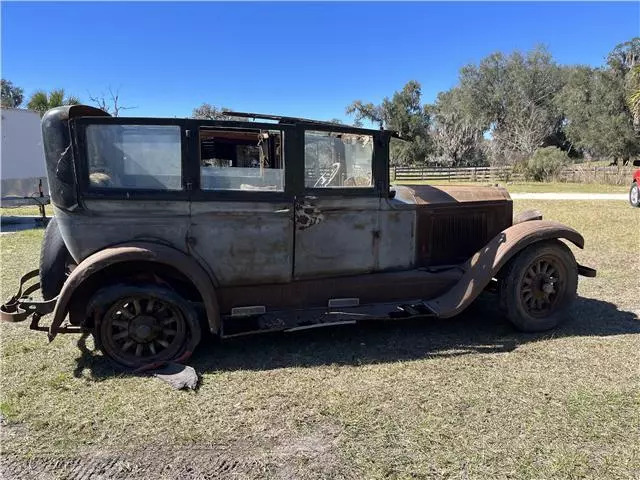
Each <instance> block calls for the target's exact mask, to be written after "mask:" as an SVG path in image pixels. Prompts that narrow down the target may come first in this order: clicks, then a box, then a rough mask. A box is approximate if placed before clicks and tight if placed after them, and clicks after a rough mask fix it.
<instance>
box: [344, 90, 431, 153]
mask: <svg viewBox="0 0 640 480" xmlns="http://www.w3.org/2000/svg"><path fill="white" fill-rule="evenodd" d="M346 112H347V114H348V115H353V116H354V117H355V122H354V123H355V124H356V125H361V124H362V122H363V121H365V120H366V121H369V122H371V123H373V124H379V125H383V126H384V127H385V128H388V129H390V130H395V131H396V132H398V133H399V134H400V136H401V137H402V138H403V139H406V140H407V141H405V142H392V145H391V161H392V164H394V165H408V164H415V163H422V162H424V161H425V158H426V157H427V156H428V155H429V154H430V153H431V152H432V151H433V144H432V141H431V138H430V136H429V124H430V117H429V113H428V108H427V107H425V106H423V105H422V103H421V89H420V83H418V82H416V81H410V82H408V83H407V84H406V85H405V86H404V87H403V88H402V90H400V91H399V92H395V93H394V94H393V95H392V97H391V98H390V99H389V98H387V97H385V98H384V100H383V101H382V103H381V104H380V105H374V104H373V103H363V102H362V101H361V100H356V101H354V102H353V103H352V104H351V105H349V106H348V107H347V109H346Z"/></svg>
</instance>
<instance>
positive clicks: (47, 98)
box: [27, 88, 80, 116]
mask: <svg viewBox="0 0 640 480" xmlns="http://www.w3.org/2000/svg"><path fill="white" fill-rule="evenodd" d="M79 103H80V100H79V99H78V98H77V97H74V96H69V97H65V96H64V89H63V88H58V89H55V90H51V92H49V93H47V92H45V91H44V90H38V91H36V92H35V93H34V94H33V95H31V98H30V99H29V103H27V108H28V109H29V110H35V111H36V112H38V113H40V116H43V115H44V114H45V112H46V111H47V110H50V109H52V108H54V107H60V106H62V105H78V104H79Z"/></svg>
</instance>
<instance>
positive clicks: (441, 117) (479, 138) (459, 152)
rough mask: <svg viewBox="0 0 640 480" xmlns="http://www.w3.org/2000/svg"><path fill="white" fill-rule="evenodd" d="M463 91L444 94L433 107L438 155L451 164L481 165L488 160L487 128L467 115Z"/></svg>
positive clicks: (433, 134)
mask: <svg viewBox="0 0 640 480" xmlns="http://www.w3.org/2000/svg"><path fill="white" fill-rule="evenodd" d="M463 103H464V99H463V98H462V92H461V90H460V89H459V88H453V89H451V90H449V91H447V92H440V93H439V94H438V98H437V100H436V103H435V105H433V106H432V107H431V109H430V110H431V119H432V124H431V136H432V138H433V141H434V144H435V150H436V154H437V155H438V156H439V157H441V158H442V159H443V162H442V163H447V164H449V165H453V166H458V165H478V164H482V163H484V161H485V158H484V152H483V148H482V143H483V128H482V125H481V124H480V123H479V122H477V121H476V120H474V119H473V118H470V117H468V116H467V115H465V109H464V106H463Z"/></svg>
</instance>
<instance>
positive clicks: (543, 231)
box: [425, 220, 584, 318]
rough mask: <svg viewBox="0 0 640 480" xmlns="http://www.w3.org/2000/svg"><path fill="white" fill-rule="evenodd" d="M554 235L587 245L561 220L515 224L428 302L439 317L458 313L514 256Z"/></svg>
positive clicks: (575, 243) (477, 255)
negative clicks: (450, 284)
mask: <svg viewBox="0 0 640 480" xmlns="http://www.w3.org/2000/svg"><path fill="white" fill-rule="evenodd" d="M553 238H563V239H565V240H569V241H570V242H571V243H573V244H574V245H576V246H578V247H580V248H584V238H583V237H582V235H580V234H579V233H578V232H577V231H575V230H574V229H573V228H571V227H567V226H566V225H563V224H561V223H558V222H551V221H548V220H530V221H526V222H522V223H518V224H516V225H512V226H511V227H509V228H507V229H506V230H503V231H502V232H500V233H499V234H498V235H496V236H495V237H493V239H492V240H491V241H490V242H489V243H488V244H487V245H485V246H484V247H483V248H482V250H479V251H478V252H476V253H475V254H474V255H473V256H472V257H471V258H470V259H469V260H467V262H466V263H465V264H464V266H463V268H464V270H465V273H464V275H462V277H461V278H460V280H459V281H458V282H457V283H456V284H455V285H454V286H453V287H452V288H451V289H450V290H449V291H447V292H446V293H443V294H442V295H440V296H439V297H436V298H434V299H432V300H429V301H427V302H425V303H426V304H427V305H428V306H429V308H431V310H433V312H434V313H435V314H436V315H437V316H438V317H440V318H449V317H453V316H454V315H457V314H458V313H460V312H461V311H462V310H464V309H465V308H466V307H467V306H469V304H470V303H471V302H472V301H473V300H475V298H476V297H477V296H478V295H479V294H480V292H482V291H483V290H484V288H485V287H486V286H487V285H488V284H489V282H490V281H491V279H492V278H494V277H495V276H496V275H497V273H498V272H499V271H500V269H501V268H502V267H503V266H504V265H505V264H506V263H507V262H508V261H509V260H510V259H511V258H512V257H513V256H514V255H516V254H517V253H518V252H520V251H521V250H523V249H524V248H526V247H528V246H529V245H531V244H533V243H536V242H539V241H542V240H549V239H553Z"/></svg>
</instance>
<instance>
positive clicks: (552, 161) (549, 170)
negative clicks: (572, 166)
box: [524, 147, 569, 182]
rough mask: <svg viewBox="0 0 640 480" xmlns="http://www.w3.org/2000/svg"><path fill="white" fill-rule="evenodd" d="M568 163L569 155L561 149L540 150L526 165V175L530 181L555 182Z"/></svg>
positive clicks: (546, 148)
mask: <svg viewBox="0 0 640 480" xmlns="http://www.w3.org/2000/svg"><path fill="white" fill-rule="evenodd" d="M568 163H569V157H568V155H567V153H566V152H563V151H562V150H560V149H559V148H556V147H545V148H540V149H538V150H536V151H535V153H534V154H533V155H532V156H531V158H530V159H529V160H528V161H527V162H526V164H525V165H524V173H525V176H526V177H527V179H529V180H535V181H537V182H548V181H550V180H553V179H554V178H555V177H556V176H557V175H558V173H560V171H561V170H562V169H563V168H564V167H565V166H566V165H567V164H568Z"/></svg>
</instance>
